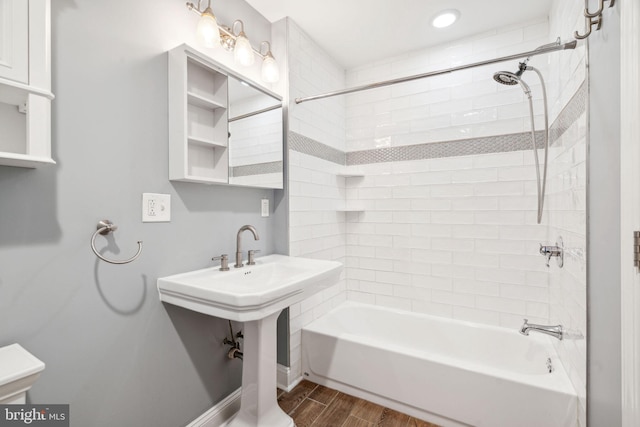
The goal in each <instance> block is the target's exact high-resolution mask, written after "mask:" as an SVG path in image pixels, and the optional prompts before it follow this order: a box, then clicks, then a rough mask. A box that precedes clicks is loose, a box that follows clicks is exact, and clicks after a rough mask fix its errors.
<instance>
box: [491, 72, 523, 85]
mask: <svg viewBox="0 0 640 427" xmlns="http://www.w3.org/2000/svg"><path fill="white" fill-rule="evenodd" d="M493 80H495V81H497V82H498V83H500V84H501V85H507V86H514V85H517V84H518V83H519V82H520V76H519V75H517V74H516V73H510V72H509V71H498V72H497V73H494V74H493Z"/></svg>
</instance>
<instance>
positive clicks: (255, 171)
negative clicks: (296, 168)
mask: <svg viewBox="0 0 640 427" xmlns="http://www.w3.org/2000/svg"><path fill="white" fill-rule="evenodd" d="M282 170H283V169H282V161H278V162H267V163H256V164H253V165H245V166H234V167H232V168H231V172H230V173H231V176H232V177H239V176H249V175H264V174H267V173H279V172H282Z"/></svg>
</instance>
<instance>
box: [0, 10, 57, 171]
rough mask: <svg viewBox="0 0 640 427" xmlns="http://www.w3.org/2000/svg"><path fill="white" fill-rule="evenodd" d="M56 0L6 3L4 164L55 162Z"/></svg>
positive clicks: (0, 33) (0, 63)
mask: <svg viewBox="0 0 640 427" xmlns="http://www.w3.org/2000/svg"><path fill="white" fill-rule="evenodd" d="M52 99H53V94H52V93H51V0H0V129H2V131H1V132H0V165H6V166H21V167H36V166H38V165H41V164H46V163H55V162H54V161H53V159H51V100H52Z"/></svg>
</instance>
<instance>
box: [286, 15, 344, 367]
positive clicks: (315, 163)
mask: <svg viewBox="0 0 640 427" xmlns="http://www.w3.org/2000/svg"><path fill="white" fill-rule="evenodd" d="M287 32H288V37H287V39H288V47H287V48H288V58H289V86H290V97H291V100H292V101H293V100H294V99H295V98H297V97H302V96H307V95H314V94H317V93H320V92H326V91H331V90H336V89H340V88H343V87H344V70H343V69H342V68H341V67H340V66H338V65H337V64H335V62H334V61H333V60H332V59H331V58H330V57H329V56H328V55H327V54H326V53H325V52H324V51H322V49H321V48H320V47H319V46H318V45H317V44H316V43H315V42H314V41H313V40H311V39H310V38H309V36H307V35H306V34H305V33H304V32H303V31H302V30H301V29H300V28H299V27H298V26H297V25H296V24H295V23H294V22H293V21H291V20H290V19H287ZM289 129H290V130H291V131H292V132H295V133H297V134H298V135H302V136H303V137H306V138H311V139H313V140H315V141H318V142H320V143H322V144H325V145H327V146H329V147H332V148H334V149H337V150H340V151H341V152H342V153H344V151H345V144H344V141H345V100H344V98H343V97H336V98H331V99H328V100H324V101H316V102H308V103H304V104H299V105H298V104H295V103H294V102H291V103H290V109H289ZM290 142H291V138H290ZM342 157H343V158H344V155H343V156H342ZM343 169H344V165H339V164H337V163H334V162H331V161H327V160H323V159H320V158H318V157H314V156H312V155H309V154H303V153H301V152H299V151H294V150H289V183H288V184H289V241H290V245H289V247H290V249H289V251H290V255H292V256H303V257H308V258H318V259H330V260H337V261H341V262H343V263H345V259H346V233H345V213H339V212H338V209H340V208H344V205H345V185H344V178H339V177H337V176H336V175H337V174H338V173H339V172H340V171H341V170H343ZM342 276H343V277H342V278H341V279H340V281H339V282H338V283H337V284H336V285H335V286H332V287H331V288H328V289H325V290H324V291H322V292H321V293H319V294H317V295H315V296H314V297H312V298H310V299H308V300H305V301H302V302H301V303H298V304H295V305H293V306H291V307H290V309H289V319H290V326H289V327H290V341H289V348H290V351H289V352H290V368H291V378H299V377H300V376H302V366H301V348H300V341H301V329H302V327H303V326H305V325H307V324H309V323H310V322H311V321H313V320H314V319H317V318H318V317H320V316H322V315H323V314H325V313H326V312H327V311H329V310H330V309H331V308H332V307H334V306H336V305H338V304H339V303H340V302H342V301H344V300H345V299H346V279H345V277H346V270H345V273H343V275H342Z"/></svg>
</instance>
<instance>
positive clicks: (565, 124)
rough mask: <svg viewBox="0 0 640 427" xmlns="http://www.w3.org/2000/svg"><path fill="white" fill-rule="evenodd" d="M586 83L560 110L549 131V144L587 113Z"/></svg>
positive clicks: (583, 83)
mask: <svg viewBox="0 0 640 427" xmlns="http://www.w3.org/2000/svg"><path fill="white" fill-rule="evenodd" d="M587 90H588V89H587V82H586V81H584V82H582V84H581V85H580V87H579V88H578V90H577V91H576V93H575V94H574V95H573V96H572V97H571V99H570V100H569V102H568V103H567V105H565V107H564V108H563V109H562V111H561V112H560V114H558V118H557V119H556V120H555V121H554V122H553V123H552V124H551V127H550V129H549V144H550V145H553V143H554V142H556V141H557V140H558V139H560V137H561V136H562V135H563V134H564V133H565V132H566V131H567V129H569V128H570V127H571V125H573V124H574V123H575V122H576V121H577V120H578V119H579V118H580V117H581V116H582V114H584V113H585V111H587V99H588V96H587V95H588V91H587Z"/></svg>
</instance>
